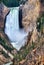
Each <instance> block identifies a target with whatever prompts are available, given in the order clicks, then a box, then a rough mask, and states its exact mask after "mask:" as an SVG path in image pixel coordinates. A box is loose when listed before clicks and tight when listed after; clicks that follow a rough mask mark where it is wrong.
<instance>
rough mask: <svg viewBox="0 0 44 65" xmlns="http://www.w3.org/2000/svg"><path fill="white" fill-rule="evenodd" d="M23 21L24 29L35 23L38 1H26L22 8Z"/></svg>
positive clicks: (38, 10) (38, 9)
mask: <svg viewBox="0 0 44 65" xmlns="http://www.w3.org/2000/svg"><path fill="white" fill-rule="evenodd" d="M22 10H23V20H22V23H23V25H24V28H25V29H27V28H28V27H29V26H30V24H31V23H35V22H36V20H37V18H38V17H39V12H40V2H39V0H28V1H27V2H26V3H25V5H24V6H23V9H22ZM32 25H33V24H32Z"/></svg>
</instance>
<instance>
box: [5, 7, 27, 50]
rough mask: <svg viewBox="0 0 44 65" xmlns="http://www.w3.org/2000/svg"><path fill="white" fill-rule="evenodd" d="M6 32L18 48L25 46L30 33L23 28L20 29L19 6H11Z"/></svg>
mask: <svg viewBox="0 0 44 65" xmlns="http://www.w3.org/2000/svg"><path fill="white" fill-rule="evenodd" d="M5 34H7V36H8V37H9V39H10V41H11V44H12V45H13V47H14V48H16V49H17V50H19V49H20V48H21V47H22V46H24V44H25V41H26V36H27V35H28V33H26V32H25V31H24V30H23V29H19V7H14V8H11V10H10V13H9V14H8V15H7V17H6V23H5Z"/></svg>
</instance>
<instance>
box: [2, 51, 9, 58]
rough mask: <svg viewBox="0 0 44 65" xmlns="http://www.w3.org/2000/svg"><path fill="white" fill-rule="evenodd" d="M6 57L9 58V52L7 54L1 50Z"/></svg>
mask: <svg viewBox="0 0 44 65" xmlns="http://www.w3.org/2000/svg"><path fill="white" fill-rule="evenodd" d="M1 53H2V54H3V56H4V57H5V58H9V56H8V54H6V53H5V52H4V51H3V50H2V52H1Z"/></svg>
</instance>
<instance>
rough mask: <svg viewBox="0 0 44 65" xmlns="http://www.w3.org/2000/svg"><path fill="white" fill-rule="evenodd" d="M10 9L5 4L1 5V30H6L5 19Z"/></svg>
mask: <svg viewBox="0 0 44 65" xmlns="http://www.w3.org/2000/svg"><path fill="white" fill-rule="evenodd" d="M8 12H9V9H8V8H7V7H6V6H5V5H4V4H3V3H1V4H0V29H4V19H5V16H6V14H7V13H8Z"/></svg>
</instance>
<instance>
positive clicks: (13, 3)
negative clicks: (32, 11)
mask: <svg viewBox="0 0 44 65" xmlns="http://www.w3.org/2000/svg"><path fill="white" fill-rule="evenodd" d="M26 1H27V0H14V1H13V0H0V2H3V3H4V4H5V5H6V6H7V7H17V6H19V5H20V4H25V2H26Z"/></svg>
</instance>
